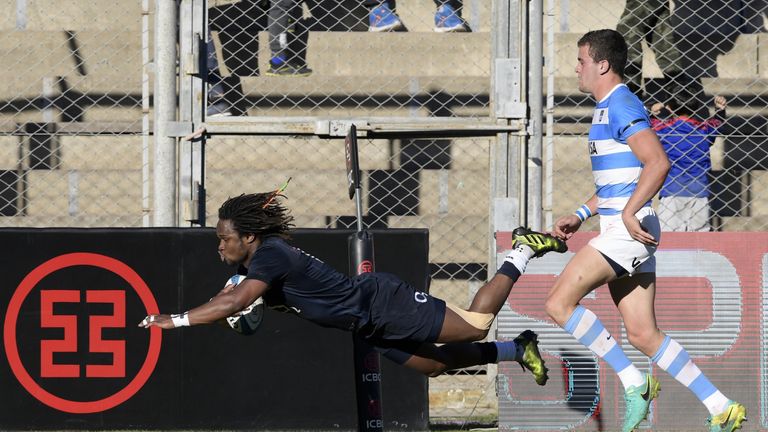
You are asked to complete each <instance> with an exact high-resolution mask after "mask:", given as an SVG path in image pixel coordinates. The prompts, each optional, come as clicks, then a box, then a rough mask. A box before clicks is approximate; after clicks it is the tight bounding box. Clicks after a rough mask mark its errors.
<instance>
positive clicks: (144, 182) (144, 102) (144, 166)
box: [141, 0, 152, 228]
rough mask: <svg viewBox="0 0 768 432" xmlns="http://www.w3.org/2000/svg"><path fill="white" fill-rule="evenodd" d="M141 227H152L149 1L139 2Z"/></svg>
mask: <svg viewBox="0 0 768 432" xmlns="http://www.w3.org/2000/svg"><path fill="white" fill-rule="evenodd" d="M141 64H142V68H141V209H142V215H141V226H142V227H144V228H147V227H149V226H151V225H152V221H151V219H150V211H151V210H150V207H149V206H150V204H149V197H150V185H149V178H150V171H149V164H150V157H149V151H150V143H149V132H150V129H149V68H150V60H149V0H142V2H141Z"/></svg>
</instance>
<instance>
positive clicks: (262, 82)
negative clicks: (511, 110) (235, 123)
mask: <svg viewBox="0 0 768 432" xmlns="http://www.w3.org/2000/svg"><path fill="white" fill-rule="evenodd" d="M242 83H243V92H244V93H245V94H246V95H249V96H250V97H254V95H259V96H261V97H271V98H278V97H280V96H284V97H293V98H296V97H305V98H318V97H328V96H335V95H338V96H348V97H353V96H361V95H363V96H379V97H389V98H391V99H395V98H397V97H399V96H402V95H405V96H417V95H430V94H447V95H487V94H488V92H489V90H490V78H489V77H487V76H447V77H444V76H422V75H420V76H407V75H394V76H362V75H361V76H355V77H350V76H322V75H319V74H318V75H315V74H312V75H310V76H308V77H301V78H292V77H267V76H264V77H244V78H243V79H242Z"/></svg>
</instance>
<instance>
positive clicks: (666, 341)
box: [651, 336, 672, 363]
mask: <svg viewBox="0 0 768 432" xmlns="http://www.w3.org/2000/svg"><path fill="white" fill-rule="evenodd" d="M670 341H672V338H671V337H669V336H665V337H664V340H663V341H661V346H660V347H659V350H658V351H656V354H654V355H653V357H651V361H652V362H654V363H658V362H659V360H660V359H661V356H662V355H664V351H666V350H667V347H668V346H669V342H670Z"/></svg>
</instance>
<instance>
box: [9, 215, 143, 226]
mask: <svg viewBox="0 0 768 432" xmlns="http://www.w3.org/2000/svg"><path fill="white" fill-rule="evenodd" d="M142 226H143V225H142V214H140V213H138V214H125V215H122V214H96V215H79V216H54V215H46V214H43V215H37V216H16V217H3V218H0V228H45V227H68V228H99V227H104V228H114V227H126V228H128V227H130V228H139V227H142Z"/></svg>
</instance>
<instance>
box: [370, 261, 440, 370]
mask: <svg viewBox="0 0 768 432" xmlns="http://www.w3.org/2000/svg"><path fill="white" fill-rule="evenodd" d="M355 282H356V283H364V284H375V285H376V295H375V297H374V298H373V299H372V302H371V309H370V314H371V321H370V324H369V325H368V326H366V328H365V329H361V331H360V332H359V334H360V335H361V336H362V337H363V338H364V339H366V340H367V341H368V342H369V343H371V344H372V345H374V346H375V347H376V349H377V350H378V351H379V352H381V353H382V354H383V355H384V356H385V357H387V358H389V359H390V360H392V361H395V362H396V363H399V364H403V363H405V362H406V361H407V360H408V359H409V358H410V357H411V355H413V354H414V353H415V352H416V350H417V349H418V348H419V346H421V345H422V344H424V343H432V342H435V341H437V338H438V337H439V336H440V331H441V330H442V328H443V321H444V320H445V302H444V301H443V300H441V299H439V298H435V297H432V296H430V295H429V294H427V293H425V292H422V291H416V290H415V289H414V288H413V287H412V286H411V285H410V284H408V283H406V282H404V281H402V280H400V279H399V278H397V277H395V276H393V275H390V274H387V273H369V274H367V275H365V276H361V277H358V278H357V279H356V280H355ZM368 288H370V287H368Z"/></svg>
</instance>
